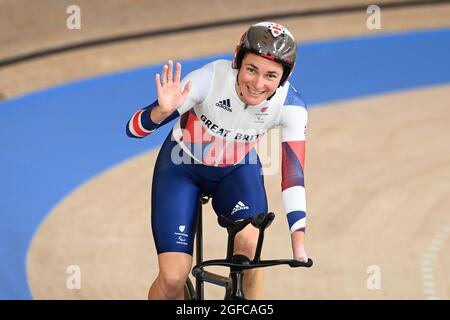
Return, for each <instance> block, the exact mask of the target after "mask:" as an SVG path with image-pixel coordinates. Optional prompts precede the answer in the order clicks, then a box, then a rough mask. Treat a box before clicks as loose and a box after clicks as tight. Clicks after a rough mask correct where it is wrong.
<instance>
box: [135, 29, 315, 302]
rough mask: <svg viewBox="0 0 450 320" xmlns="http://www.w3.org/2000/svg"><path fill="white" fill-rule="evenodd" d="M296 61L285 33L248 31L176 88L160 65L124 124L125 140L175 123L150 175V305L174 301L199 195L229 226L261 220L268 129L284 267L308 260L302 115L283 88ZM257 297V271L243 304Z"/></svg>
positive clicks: (185, 268) (249, 230)
mask: <svg viewBox="0 0 450 320" xmlns="http://www.w3.org/2000/svg"><path fill="white" fill-rule="evenodd" d="M296 54H297V47H296V43H295V39H294V37H293V36H292V34H291V33H290V32H289V31H288V30H287V29H286V28H284V27H283V26H281V25H279V24H276V23H273V22H261V23H257V24H255V25H252V26H250V28H249V29H248V30H247V31H246V32H245V33H244V34H243V35H242V37H241V39H240V42H239V44H238V46H237V47H236V50H235V55H234V59H233V61H228V60H216V61H213V62H211V63H208V64H206V65H204V66H203V67H201V68H200V69H197V70H195V71H193V72H191V73H190V74H188V75H187V76H186V77H185V78H184V79H183V81H181V65H180V64H179V63H177V64H176V65H175V66H174V64H173V62H172V61H170V60H169V61H168V64H167V65H164V67H163V69H162V73H161V75H159V74H157V75H156V79H155V80H156V89H157V100H156V101H155V102H154V103H152V104H151V105H149V106H147V107H145V108H142V109H140V110H138V111H137V112H136V113H135V114H134V115H133V116H132V117H131V119H130V120H129V121H128V123H127V126H126V131H127V134H128V136H130V137H134V138H143V137H145V136H148V135H150V134H151V133H152V132H153V131H154V130H156V129H157V128H159V127H161V126H163V125H164V124H166V123H168V122H170V121H171V120H173V119H175V118H178V117H179V119H178V121H177V122H176V124H175V126H174V128H173V129H172V131H171V132H170V134H169V135H168V136H167V138H166V140H165V142H164V143H163V145H162V147H161V149H160V151H159V155H158V158H157V161H156V165H155V168H154V174H153V186H152V208H151V212H152V218H151V221H152V231H153V237H154V241H155V245H156V249H157V253H158V264H159V274H158V276H157V278H156V279H155V280H154V282H153V283H152V285H151V287H150V290H149V295H148V297H149V299H182V298H183V288H184V283H185V281H186V279H187V277H188V275H189V272H190V270H191V268H192V253H193V240H194V234H195V225H196V223H195V222H196V213H197V209H198V205H199V201H198V199H199V195H200V194H202V193H203V194H208V195H211V196H212V199H213V200H212V206H213V208H214V211H215V212H216V213H217V214H222V215H225V216H226V217H227V218H229V219H231V220H234V221H236V220H239V219H243V218H246V217H253V216H256V215H258V214H259V213H261V212H267V209H268V208H267V198H266V192H265V188H264V179H263V175H262V167H261V163H260V161H259V158H258V156H257V154H256V151H255V150H254V145H255V143H256V142H257V141H258V140H259V139H260V138H261V136H262V135H264V133H265V132H267V131H268V130H269V129H271V128H274V127H280V129H281V136H282V139H281V140H282V141H281V148H282V183H281V189H282V199H283V204H284V207H285V211H286V216H287V221H288V224H289V229H290V233H291V240H292V251H293V257H294V259H297V260H299V261H305V262H306V261H307V260H308V257H307V254H306V251H305V246H304V238H305V221H306V202H305V188H304V174H303V169H304V164H305V131H306V124H307V110H306V107H305V103H304V102H303V100H302V98H301V97H300V95H299V94H298V92H297V91H296V90H295V89H294V88H293V86H292V85H291V84H290V83H289V81H288V79H289V77H290V75H291V74H292V71H293V69H294V65H295V61H296ZM174 69H175V70H174ZM257 238H258V230H257V229H256V228H255V227H253V226H252V225H251V224H249V225H248V226H247V227H246V228H245V229H243V230H242V231H241V232H240V233H239V234H238V235H237V237H236V240H235V248H234V252H235V253H236V254H243V255H246V256H248V257H249V258H250V259H252V257H253V256H254V253H255V249H256V243H257ZM262 288H263V270H262V269H252V270H246V271H245V273H244V291H245V292H246V297H247V298H249V299H259V298H261V293H262Z"/></svg>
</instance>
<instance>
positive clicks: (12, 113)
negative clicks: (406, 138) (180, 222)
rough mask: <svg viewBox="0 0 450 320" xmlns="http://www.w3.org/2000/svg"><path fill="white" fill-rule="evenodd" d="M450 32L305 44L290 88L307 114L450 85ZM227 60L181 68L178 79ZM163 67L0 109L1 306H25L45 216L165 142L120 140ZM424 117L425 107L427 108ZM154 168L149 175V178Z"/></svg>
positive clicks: (185, 63)
mask: <svg viewBox="0 0 450 320" xmlns="http://www.w3.org/2000/svg"><path fill="white" fill-rule="evenodd" d="M449 57H450V29H445V30H433V31H424V32H416V33H404V34H395V35H388V36H386V35H384V36H376V37H367V38H354V39H347V40H339V41H327V42H318V43H307V44H302V45H301V46H300V52H299V59H298V63H297V68H296V72H295V74H294V76H293V78H292V82H293V83H294V85H295V87H296V88H297V89H298V90H299V91H300V92H301V93H302V95H303V97H304V98H305V100H306V102H307V103H308V105H309V107H314V106H317V105H320V104H322V103H329V102H335V101H338V100H346V99H353V98H359V97H363V96H367V95H372V94H381V93H387V92H392V91H398V90H404V89H413V88H419V87H425V86H433V85H438V84H444V83H449V82H450V62H449V61H450V60H449ZM217 58H227V59H230V58H231V54H230V55H226V56H215V57H207V58H202V59H196V60H186V61H181V62H182V64H183V73H184V74H186V73H187V72H189V71H191V70H194V69H196V68H198V67H200V66H202V65H203V64H205V63H207V62H209V61H211V60H214V59H217ZM157 72H160V66H149V67H147V68H142V69H137V70H132V71H128V72H121V73H116V74H112V75H108V76H103V77H97V78H94V79H89V80H85V81H81V82H76V83H71V84H67V85H64V86H61V87H56V88H52V89H50V90H46V91H42V92H38V93H34V94H31V95H28V96H24V97H20V98H17V99H14V100H10V101H6V102H3V103H0V152H1V153H0V178H1V179H0V299H30V298H31V294H30V290H29V288H28V282H27V275H26V258H27V253H28V249H29V245H30V242H31V240H32V238H33V235H34V233H35V232H36V231H37V229H38V227H39V225H40V224H41V223H42V222H43V221H44V219H45V217H46V215H47V214H48V213H49V212H50V211H51V210H52V208H54V207H55V206H56V205H57V204H58V202H59V201H61V200H62V199H63V198H64V197H66V196H67V195H68V194H70V193H71V192H72V191H73V190H74V189H75V188H77V187H78V186H79V185H80V184H82V183H84V182H86V181H88V180H89V179H91V178H92V177H94V176H96V175H98V174H100V173H102V172H103V171H104V170H106V169H108V168H110V167H112V166H115V165H117V164H119V163H121V162H123V161H127V160H128V159H130V158H131V157H134V156H136V155H137V154H140V153H143V152H146V151H148V150H150V149H152V148H154V147H155V146H157V145H159V144H160V143H161V142H162V139H163V137H165V136H166V135H167V133H168V131H169V129H170V126H167V127H166V128H164V129H161V130H160V132H158V133H156V134H155V135H153V136H152V138H149V139H143V140H134V139H129V138H127V137H126V136H125V124H126V122H127V120H128V119H129V117H130V116H131V115H132V114H133V113H134V111H136V110H137V109H138V108H139V107H141V106H145V105H147V104H149V103H151V102H152V101H153V99H154V98H155V89H154V81H153V79H154V74H155V73H157ZM424 107H426V106H424ZM151 169H152V168H148V170H151Z"/></svg>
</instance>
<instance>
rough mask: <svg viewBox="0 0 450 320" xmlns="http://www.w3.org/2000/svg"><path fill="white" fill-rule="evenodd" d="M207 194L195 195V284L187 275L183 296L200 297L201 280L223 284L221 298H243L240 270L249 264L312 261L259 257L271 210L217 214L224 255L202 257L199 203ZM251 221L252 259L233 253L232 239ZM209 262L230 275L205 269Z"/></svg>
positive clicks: (263, 265) (296, 264) (294, 264)
mask: <svg viewBox="0 0 450 320" xmlns="http://www.w3.org/2000/svg"><path fill="white" fill-rule="evenodd" d="M209 199H210V197H209V196H207V195H203V194H202V195H201V196H200V198H199V202H200V203H199V207H198V215H197V229H196V235H195V246H196V265H195V266H194V267H193V268H192V275H193V276H194V277H195V287H194V285H193V284H192V281H191V280H190V279H189V278H188V279H187V280H186V283H185V288H184V295H185V299H187V300H204V283H205V282H207V283H211V284H214V285H218V286H222V287H224V288H225V296H224V300H245V293H244V291H243V278H244V273H243V271H244V270H248V269H253V268H266V267H270V266H277V265H286V264H287V265H289V266H290V267H292V268H297V267H306V268H309V267H311V266H312V265H313V261H312V260H311V259H308V261H307V262H301V261H297V260H293V259H277V260H261V259H260V256H261V249H262V244H263V241H264V231H265V229H266V228H267V227H269V226H270V224H271V223H272V221H273V219H274V218H275V214H274V213H273V212H268V213H261V214H259V215H258V216H256V217H252V218H245V219H242V220H238V221H236V222H235V221H232V220H229V219H228V218H226V217H224V216H222V215H220V216H218V222H219V225H220V226H221V227H223V228H226V229H227V233H228V241H227V255H226V258H225V259H213V260H206V261H203V222H202V219H203V217H202V207H203V205H204V204H206V203H208V201H209ZM250 223H251V224H252V225H253V226H254V227H256V228H257V229H258V230H259V235H258V242H257V245H256V252H255V256H254V258H253V260H250V259H249V258H248V257H247V256H245V255H240V254H233V248H234V239H235V237H236V234H237V233H238V232H239V231H241V230H242V229H244V228H245V227H246V226H247V225H248V224H250ZM210 266H223V267H228V268H230V275H229V276H228V277H224V276H222V275H219V274H216V273H213V272H210V271H207V270H205V268H206V267H210Z"/></svg>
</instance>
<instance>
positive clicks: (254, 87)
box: [236, 53, 283, 105]
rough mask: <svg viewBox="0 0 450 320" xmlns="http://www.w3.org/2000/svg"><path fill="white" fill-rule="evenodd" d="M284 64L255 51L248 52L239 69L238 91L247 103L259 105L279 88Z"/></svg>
mask: <svg viewBox="0 0 450 320" xmlns="http://www.w3.org/2000/svg"><path fill="white" fill-rule="evenodd" d="M282 75H283V66H282V65H281V64H280V63H278V62H275V61H272V60H269V59H266V58H263V57H261V56H258V55H256V54H254V53H247V54H246V55H245V57H244V59H243V60H242V64H241V68H240V69H239V75H238V81H237V83H236V91H237V93H238V95H239V98H240V99H241V100H242V102H244V103H245V104H249V105H257V104H260V103H261V102H263V101H264V100H266V99H267V98H269V97H270V96H271V95H272V94H274V92H275V91H276V90H277V88H278V85H279V84H280V81H281V76H282Z"/></svg>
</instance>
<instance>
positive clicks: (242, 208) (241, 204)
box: [231, 201, 250, 214]
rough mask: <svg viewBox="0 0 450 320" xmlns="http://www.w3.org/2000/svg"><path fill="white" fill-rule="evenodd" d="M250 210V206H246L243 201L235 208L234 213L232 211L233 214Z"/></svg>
mask: <svg viewBox="0 0 450 320" xmlns="http://www.w3.org/2000/svg"><path fill="white" fill-rule="evenodd" d="M248 209H250V208H249V207H248V206H246V205H245V204H244V203H243V202H242V201H239V202H238V203H237V204H236V205H235V206H234V209H233V211H231V214H233V213H235V212H237V211H239V210H248Z"/></svg>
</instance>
